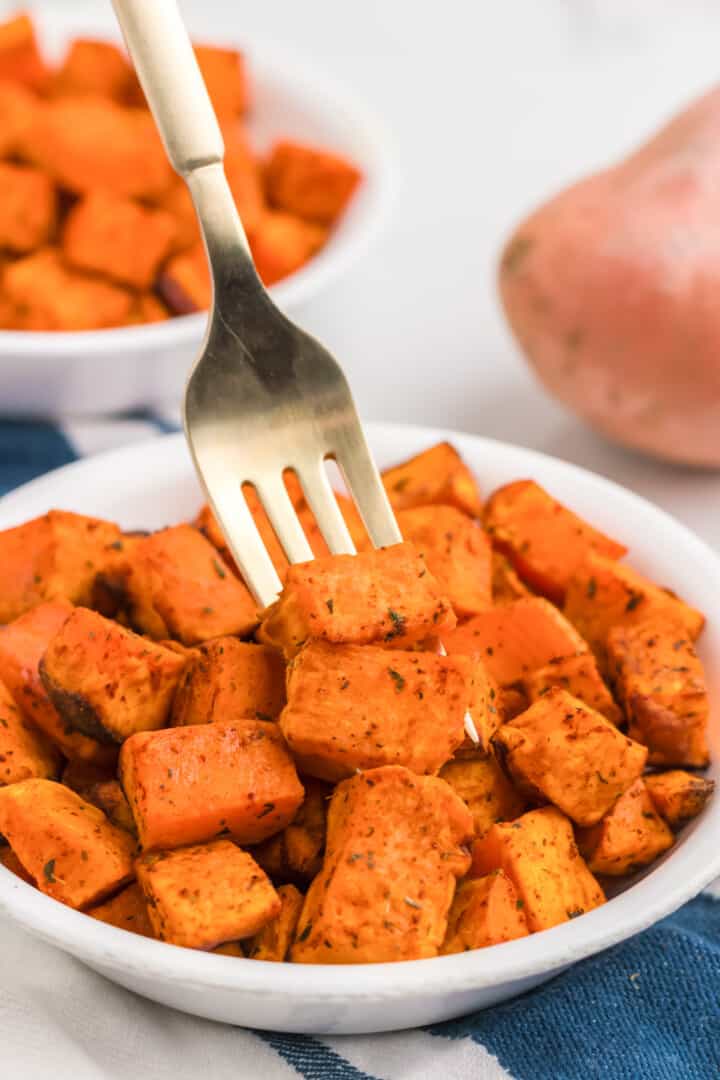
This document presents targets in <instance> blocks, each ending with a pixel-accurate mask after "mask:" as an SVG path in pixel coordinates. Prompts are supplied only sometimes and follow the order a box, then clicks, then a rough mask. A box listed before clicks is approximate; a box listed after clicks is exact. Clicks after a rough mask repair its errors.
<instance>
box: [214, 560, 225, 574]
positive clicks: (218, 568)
mask: <svg viewBox="0 0 720 1080" xmlns="http://www.w3.org/2000/svg"><path fill="white" fill-rule="evenodd" d="M212 564H213V569H214V571H215V573H216V574H217V576H218V577H219V578H226V577H227V570H226V569H225V567H224V566H223V564H222V563H221V562H220V561H219V560H218V559H213V561H212Z"/></svg>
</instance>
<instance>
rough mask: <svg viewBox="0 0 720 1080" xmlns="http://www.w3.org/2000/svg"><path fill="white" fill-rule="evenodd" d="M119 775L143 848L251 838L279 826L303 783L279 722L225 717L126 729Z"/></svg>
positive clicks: (292, 812)
mask: <svg viewBox="0 0 720 1080" xmlns="http://www.w3.org/2000/svg"><path fill="white" fill-rule="evenodd" d="M120 780H121V782H122V786H123V789H124V791H125V794H126V796H127V799H128V802H129V803H130V807H131V809H132V812H133V817H134V818H135V823H136V825H137V828H138V835H139V837H140V843H141V845H142V847H143V848H146V849H147V848H172V847H178V846H180V845H181V844H194V843H200V842H202V841H205V840H210V839H212V838H213V837H214V836H217V835H218V833H220V832H222V831H223V830H227V831H228V832H229V833H230V834H231V835H232V836H233V838H234V839H235V840H237V841H238V843H240V844H256V843H259V842H260V841H261V840H265V839H266V838H267V837H268V836H272V834H273V833H276V832H279V831H280V829H284V828H285V826H286V825H287V824H289V822H290V821H292V819H293V817H294V816H295V813H296V812H297V809H298V807H299V806H300V804H301V802H302V799H303V788H302V784H301V783H300V781H299V780H298V777H297V773H296V772H295V766H294V765H293V762H292V759H291V757H290V755H289V753H288V750H287V747H286V746H285V741H284V739H283V737H282V735H281V734H280V730H279V728H278V726H277V725H276V724H268V723H266V722H265V721H263V720H223V721H218V722H217V723H215V724H198V725H195V726H193V727H182V728H168V729H166V730H165V731H147V732H139V733H138V734H137V735H131V736H130V738H129V739H128V740H127V741H126V742H125V743H124V744H123V748H122V750H121V752H120Z"/></svg>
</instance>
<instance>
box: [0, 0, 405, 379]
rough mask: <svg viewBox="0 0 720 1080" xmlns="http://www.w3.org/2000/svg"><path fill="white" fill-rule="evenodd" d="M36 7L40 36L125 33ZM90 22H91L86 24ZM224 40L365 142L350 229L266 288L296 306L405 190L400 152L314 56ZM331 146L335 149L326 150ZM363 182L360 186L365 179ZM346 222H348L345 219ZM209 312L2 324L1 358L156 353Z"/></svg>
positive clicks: (198, 328) (198, 334)
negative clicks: (95, 324) (100, 323)
mask: <svg viewBox="0 0 720 1080" xmlns="http://www.w3.org/2000/svg"><path fill="white" fill-rule="evenodd" d="M30 12H31V15H32V17H33V19H35V20H36V21H37V24H38V26H39V28H40V32H41V35H42V32H43V29H44V28H45V25H46V26H47V27H49V28H50V30H51V32H53V31H57V32H59V33H62V34H64V33H67V34H68V35H69V34H71V33H73V27H74V26H75V25H76V24H77V25H78V26H86V29H87V25H90V27H91V31H97V32H102V33H105V34H106V35H107V36H108V39H109V40H116V39H119V37H120V31H119V28H118V27H117V25H116V24H115V23H114V22H113V21H112V20H110V21H109V20H108V19H107V18H105V16H104V15H101V16H100V17H99V18H97V17H94V18H93V20H92V22H91V23H89V24H88V18H87V13H86V15H85V17H83V13H82V12H78V11H75V12H70V11H69V12H67V13H63V14H59V13H58V12H57V11H56V10H53V9H52V8H50V7H45V6H40V7H38V6H37V5H31V6H30ZM86 24H87V25H86ZM218 41H222V42H223V43H227V44H231V45H233V46H236V47H237V48H240V49H241V50H243V51H245V52H246V53H247V55H248V57H249V58H250V64H251V67H256V68H257V70H258V72H259V73H260V77H261V78H264V79H268V80H269V81H272V82H273V83H276V84H277V85H278V86H284V87H285V88H286V89H287V90H288V92H291V91H292V89H293V87H295V88H297V87H302V88H303V90H304V91H306V92H308V93H312V94H315V95H317V96H318V98H321V99H322V100H325V101H332V102H333V107H334V109H335V110H336V111H339V112H341V113H342V114H343V115H345V116H347V117H350V118H352V126H353V128H354V129H355V131H356V132H357V134H358V141H360V142H362V144H363V145H364V148H365V149H364V155H365V156H364V158H363V161H362V162H361V163H360V164H361V166H362V168H363V172H364V176H365V179H366V181H367V185H366V186H365V187H364V190H363V191H362V196H363V200H364V201H363V203H362V204H361V206H360V207H359V209H357V211H356V216H355V218H354V220H352V221H351V222H350V224H349V225H348V226H347V228H346V231H345V232H342V231H341V232H340V233H339V234H338V236H337V237H336V236H335V235H334V233H333V232H331V235H330V239H329V242H328V243H327V244H326V245H325V247H323V248H322V249H321V251H319V252H318V253H317V255H314V256H313V258H312V259H310V261H309V262H307V263H306V264H305V265H304V266H302V267H300V269H299V270H296V271H295V272H294V273H292V274H288V276H287V277H286V278H283V280H282V281H280V282H278V283H277V284H275V285H272V286H270V287H269V288H268V290H267V291H268V292H269V294H270V296H271V297H272V299H273V300H274V302H275V303H276V304H277V305H278V307H280V308H281V309H283V310H291V309H294V308H295V307H298V306H300V305H302V304H304V303H306V302H307V301H308V300H310V299H311V298H312V297H314V296H315V295H317V294H319V293H320V292H322V291H323V290H324V289H325V288H326V287H327V286H328V284H329V283H331V282H332V281H334V280H335V279H336V278H340V277H341V276H342V275H343V274H344V273H345V272H346V270H347V269H348V268H349V267H350V266H352V265H353V264H354V263H355V262H356V261H357V260H358V259H359V258H360V257H361V256H363V255H364V254H365V253H366V251H367V249H368V248H369V247H370V246H371V245H372V243H373V241H374V240H375V238H376V237H377V235H378V233H379V232H380V231H381V230H382V228H383V227H384V225H385V223H386V222H387V220H388V218H389V215H390V211H391V208H392V206H393V204H394V203H395V200H396V198H397V196H398V191H399V188H400V169H399V163H398V159H397V154H396V151H395V148H394V140H393V139H392V137H391V135H390V133H389V130H388V127H387V125H386V123H385V121H384V120H383V119H382V118H381V116H380V115H379V113H377V112H376V111H375V110H374V109H373V108H371V106H369V105H368V104H367V103H366V102H365V101H364V100H363V99H362V98H361V97H360V95H359V94H356V93H354V92H353V91H352V90H351V89H350V88H349V87H347V86H346V85H345V84H344V83H342V82H340V81H339V80H337V79H335V78H334V77H333V76H332V75H329V74H327V73H326V72H324V71H322V70H320V71H318V70H317V69H316V68H315V67H314V66H313V65H312V61H311V60H310V59H308V58H307V57H303V56H302V55H299V54H298V53H296V52H294V51H292V50H290V49H287V48H286V47H285V46H283V45H280V44H278V43H277V42H275V41H271V40H269V39H267V38H264V37H253V38H244V37H243V36H242V34H237V35H236V34H227V35H219V36H218ZM328 149H330V150H332V147H330V148H328ZM361 187H362V185H361ZM341 224H342V223H341ZM207 321H208V312H206V311H199V312H193V313H192V314H189V315H175V316H173V317H172V318H170V319H167V320H166V321H164V322H158V323H143V324H139V325H136V326H116V327H107V328H105V329H102V330H67V331H56V330H0V359H1V358H2V355H3V354H4V353H8V354H10V355H13V356H18V357H32V356H40V355H42V356H43V358H52V357H60V358H62V357H68V356H76V355H78V354H82V355H84V354H89V353H97V354H98V360H100V359H101V356H100V354H101V353H106V354H107V355H108V357H110V358H114V357H115V356H116V355H117V354H118V353H128V352H132V351H135V350H137V349H144V350H147V349H157V350H158V351H161V350H167V349H172V348H173V347H177V346H182V345H187V344H189V343H192V342H193V341H197V342H198V348H199V343H200V341H201V340H202V338H203V336H204V334H205V331H206V328H207Z"/></svg>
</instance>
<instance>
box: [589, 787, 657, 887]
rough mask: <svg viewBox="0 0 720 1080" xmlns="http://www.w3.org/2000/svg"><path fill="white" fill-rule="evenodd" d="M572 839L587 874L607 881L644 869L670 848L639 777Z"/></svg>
mask: <svg viewBox="0 0 720 1080" xmlns="http://www.w3.org/2000/svg"><path fill="white" fill-rule="evenodd" d="M575 835H576V838H577V843H578V847H579V848H580V851H581V853H582V855H583V857H584V858H585V860H586V862H587V864H588V866H589V867H590V870H592V872H593V873H594V874H605V875H607V876H608V877H621V876H622V875H623V874H631V873H632V872H633V871H634V870H638V869H640V867H642V866H647V864H648V863H651V862H653V861H654V860H655V859H657V857H658V856H659V855H662V853H663V852H664V851H667V849H668V848H670V847H672V844H673V835H672V833H671V832H670V829H669V828H668V827H667V825H666V824H665V822H664V821H663V819H662V818H661V817H660V816H659V814H658V813H657V811H656V809H655V806H654V804H653V801H652V799H651V798H650V795H649V793H648V790H647V788H646V787H645V784H644V783H643V781H642V779H641V778H640V777H638V779H637V780H636V781H635V782H634V783H633V784H631V785H630V787H629V788H628V789H627V791H625V792H623V794H622V795H621V796H620V798H619V799H617V801H616V802H615V803H613V805H612V806H611V807H610V809H609V810H608V812H607V813H606V814H605V816H604V817H603V818H602V820H601V821H599V822H598V823H597V825H593V826H592V828H590V829H578V830H577V832H576V834H575Z"/></svg>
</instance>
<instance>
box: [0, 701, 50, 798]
mask: <svg viewBox="0 0 720 1080" xmlns="http://www.w3.org/2000/svg"><path fill="white" fill-rule="evenodd" d="M60 760H61V758H60V754H59V752H58V750H57V748H56V747H55V746H53V744H52V743H51V742H50V740H49V739H48V738H47V737H46V736H45V735H44V734H43V733H42V732H41V731H39V730H38V729H37V728H36V727H33V725H32V724H31V723H30V722H29V721H28V720H27V719H26V717H25V716H23V714H22V713H21V712H20V709H19V708H18V706H17V705H16V703H15V699H14V698H13V697H12V695H11V693H10V691H9V690H8V689H7V687H6V686H5V684H4V683H3V682H0V787H3V786H4V785H5V784H16V783H17V782H18V781H19V780H31V779H32V778H33V777H35V778H37V777H40V778H42V779H45V780H47V779H54V778H55V777H56V776H57V775H58V773H59V771H60Z"/></svg>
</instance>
